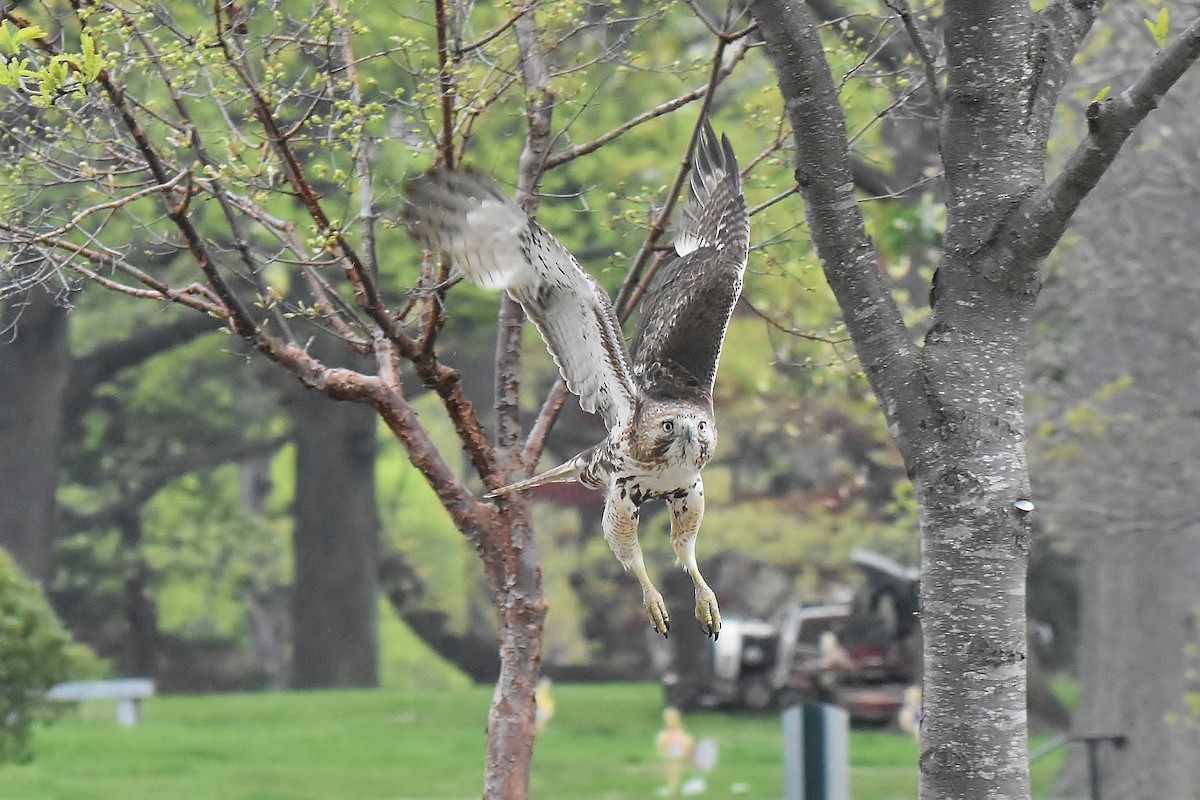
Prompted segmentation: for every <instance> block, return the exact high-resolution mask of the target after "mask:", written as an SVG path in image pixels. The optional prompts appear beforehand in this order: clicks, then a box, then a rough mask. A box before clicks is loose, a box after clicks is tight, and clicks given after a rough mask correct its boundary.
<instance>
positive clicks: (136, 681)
mask: <svg viewBox="0 0 1200 800" xmlns="http://www.w3.org/2000/svg"><path fill="white" fill-rule="evenodd" d="M153 694H154V681H152V680H150V679H149V678H118V679H115V680H107V681H72V682H70V683H60V684H58V685H57V686H52V687H51V688H50V691H48V692H46V699H47V700H49V701H51V702H55V703H78V702H79V701H81V700H116V701H117V722H119V723H120V724H121V725H123V726H125V727H127V728H128V727H131V726H133V725H136V724H137V721H138V716H139V708H138V704H139V703H140V702H141V701H142V700H143V699H145V698H147V697H151V696H152V695H153Z"/></svg>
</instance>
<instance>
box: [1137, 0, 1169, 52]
mask: <svg viewBox="0 0 1200 800" xmlns="http://www.w3.org/2000/svg"><path fill="white" fill-rule="evenodd" d="M1142 22H1144V23H1146V30H1148V31H1150V36H1151V38H1153V39H1154V43H1155V44H1156V45H1158V49H1159V50H1162V49H1163V48H1164V47H1166V46H1167V32H1168V31H1169V30H1170V28H1171V12H1170V11H1168V10H1167V9H1165V8H1164V9H1162V10H1161V11H1159V12H1158V16H1157V17H1156V18H1155V20H1154V21H1153V22H1151V21H1150V20H1148V19H1144V20H1142Z"/></svg>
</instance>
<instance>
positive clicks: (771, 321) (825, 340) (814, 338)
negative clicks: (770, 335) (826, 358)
mask: <svg viewBox="0 0 1200 800" xmlns="http://www.w3.org/2000/svg"><path fill="white" fill-rule="evenodd" d="M741 300H742V303H744V304H745V306H746V308H748V309H750V310H751V311H752V312H753V313H754V315H755V316H756V317H758V318H759V319H761V320H762V321H763V322H765V323H767V324H768V325H770V326H771V327H772V328H774V329H775V330H777V331H779V332H780V333H786V334H787V335H788V336H795V337H796V338H797V339H808V340H809V341H810V342H820V343H821V344H827V345H829V346H830V347H834V348H836V347H837V346H838V345H839V344H845V343H846V342H848V341H850V340H849V339H830V338H829V337H828V336H818V335H816V334H815V333H808V332H806V331H802V330H800V329H799V328H793V327H791V326H789V325H784V324H783V323H782V322H780V321H779V320H777V319H775V318H774V317H772V316H771V315H770V314H767V313H766V312H763V311H760V310H759V309H758V308H757V307H755V305H754V304H753V303H751V302H750V300H749V299H747V298H746V296H745V295H743V296H742V298H741Z"/></svg>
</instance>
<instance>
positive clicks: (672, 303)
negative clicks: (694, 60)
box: [633, 122, 750, 403]
mask: <svg viewBox="0 0 1200 800" xmlns="http://www.w3.org/2000/svg"><path fill="white" fill-rule="evenodd" d="M682 217H683V219H682V221H681V222H680V225H679V229H678V231H677V232H676V235H675V252H676V255H675V256H674V257H671V258H670V259H669V260H668V261H667V262H666V263H664V264H663V265H662V266H661V267H660V268H659V270H658V274H657V275H656V276H655V280H654V282H653V284H652V285H651V288H650V290H649V292H648V294H647V300H646V304H645V308H644V310H643V313H642V321H641V324H640V325H639V327H638V331H637V333H636V334H635V335H634V342H633V373H634V378H635V380H636V381H637V383H638V385H639V386H640V387H641V389H642V390H643V391H644V392H645V393H646V394H648V395H650V396H651V397H656V398H660V399H681V400H695V401H697V402H702V403H708V402H711V400H712V391H713V383H714V381H715V380H716V376H717V362H718V361H719V360H720V358H721V344H722V342H724V340H725V329H726V328H727V327H729V318H730V316H732V314H733V307H734V304H736V303H737V299H738V297H739V296H740V295H741V292H742V278H743V275H744V274H745V271H746V257H747V254H748V252H749V247H750V216H749V214H748V213H747V211H746V200H745V198H744V197H743V196H742V182H741V176H740V173H739V172H738V165H737V158H736V156H734V153H733V148H732V147H731V146H730V144H729V139H727V138H726V137H724V136H722V137H721V139H720V141H718V140H717V135H716V134H715V133H714V132H713V129H712V127H711V126H710V125H709V124H708V123H707V122H705V124H704V130H703V131H702V132H701V136H700V141H699V143H698V144H697V146H696V153H695V158H694V159H693V171H692V180H691V190H690V193H689V197H688V201H687V203H686V205H685V206H684V208H683V215H682Z"/></svg>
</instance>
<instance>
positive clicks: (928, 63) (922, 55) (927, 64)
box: [883, 0, 942, 117]
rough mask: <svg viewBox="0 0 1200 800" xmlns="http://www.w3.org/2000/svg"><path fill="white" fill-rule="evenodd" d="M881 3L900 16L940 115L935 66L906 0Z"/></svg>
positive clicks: (940, 93) (939, 90)
mask: <svg viewBox="0 0 1200 800" xmlns="http://www.w3.org/2000/svg"><path fill="white" fill-rule="evenodd" d="M883 3H884V5H886V6H887V7H888V8H890V9H891V10H892V11H895V12H896V15H897V16H898V17H900V22H901V23H903V25H904V30H905V32H906V33H908V38H909V40H910V41H911V42H912V45H913V49H914V50H916V51H917V58H919V59H920V61H921V68H922V69H923V70H924V71H925V85H926V86H928V87H929V99H930V103H931V104H932V105H933V110H934V113H936V114H937V115H938V116H939V117H940V116H941V115H942V91H941V89H940V88H939V87H938V78H937V66H936V65H935V64H934V62H933V55H932V54H931V53H930V52H929V45H928V44H927V43H926V42H925V37H924V35H923V34H922V33H921V31H920V29H919V28H918V27H917V23H916V21H915V20H914V19H913V15H912V9H911V8H909V5H908V0H883Z"/></svg>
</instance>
